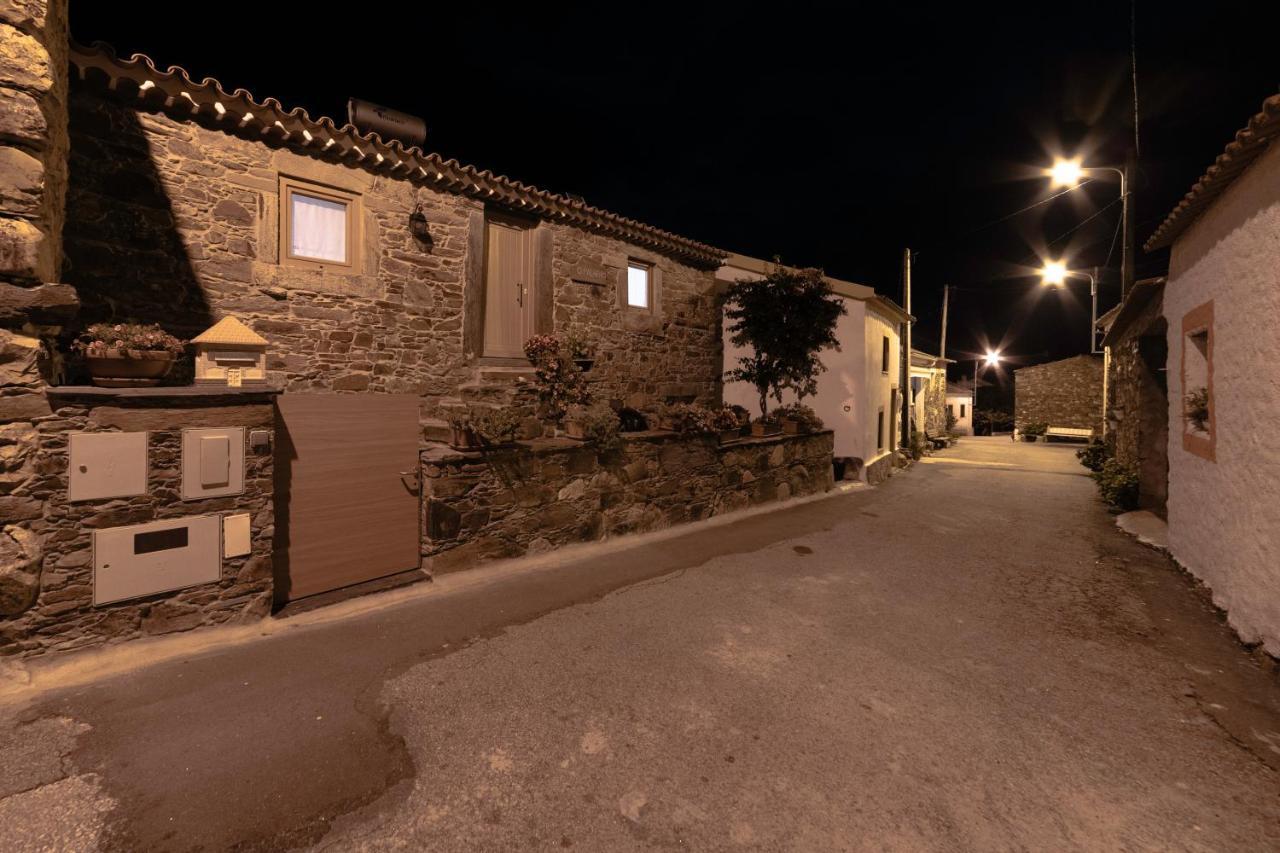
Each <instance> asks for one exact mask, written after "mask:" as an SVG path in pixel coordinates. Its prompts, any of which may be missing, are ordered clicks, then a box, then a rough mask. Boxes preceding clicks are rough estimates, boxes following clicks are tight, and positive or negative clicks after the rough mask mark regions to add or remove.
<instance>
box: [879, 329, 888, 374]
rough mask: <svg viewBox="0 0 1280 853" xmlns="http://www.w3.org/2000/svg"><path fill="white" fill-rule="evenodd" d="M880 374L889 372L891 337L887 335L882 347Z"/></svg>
mask: <svg viewBox="0 0 1280 853" xmlns="http://www.w3.org/2000/svg"><path fill="white" fill-rule="evenodd" d="M880 372H881V373H888V372H889V336H888V335H885V337H884V342H883V343H882V345H881V347H880Z"/></svg>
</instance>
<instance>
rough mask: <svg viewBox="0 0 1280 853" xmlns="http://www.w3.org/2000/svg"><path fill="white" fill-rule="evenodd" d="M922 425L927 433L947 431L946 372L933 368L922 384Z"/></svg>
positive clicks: (943, 433) (944, 432)
mask: <svg viewBox="0 0 1280 853" xmlns="http://www.w3.org/2000/svg"><path fill="white" fill-rule="evenodd" d="M924 426H925V429H926V430H928V432H929V435H935V436H936V435H946V432H947V373H946V371H945V370H935V371H933V372H931V373H930V374H929V378H928V380H926V382H925V386H924Z"/></svg>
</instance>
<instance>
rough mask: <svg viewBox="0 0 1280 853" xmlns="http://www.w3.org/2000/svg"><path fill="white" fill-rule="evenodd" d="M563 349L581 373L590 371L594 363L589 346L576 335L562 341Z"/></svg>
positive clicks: (593, 356)
mask: <svg viewBox="0 0 1280 853" xmlns="http://www.w3.org/2000/svg"><path fill="white" fill-rule="evenodd" d="M564 349H565V352H567V353H568V354H569V358H570V359H571V360H572V361H573V363H574V364H576V365H577V366H578V369H579V370H581V371H582V372H583V373H586V372H587V371H589V370H591V366H592V365H593V364H595V363H596V359H595V353H594V352H593V350H592V348H591V345H590V344H588V343H587V342H586V341H584V340H583V339H582V338H580V337H578V336H577V335H569V336H568V337H566V338H565V339H564Z"/></svg>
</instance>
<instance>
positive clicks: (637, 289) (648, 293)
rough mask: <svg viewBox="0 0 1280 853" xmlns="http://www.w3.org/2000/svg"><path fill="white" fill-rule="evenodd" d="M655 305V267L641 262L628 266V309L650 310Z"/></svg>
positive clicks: (631, 263) (632, 262)
mask: <svg viewBox="0 0 1280 853" xmlns="http://www.w3.org/2000/svg"><path fill="white" fill-rule="evenodd" d="M652 305H653V267H651V266H649V265H648V264H642V263H640V262H639V261H631V262H630V263H628V264H627V307H628V308H643V309H644V310H646V311H647V310H649V308H650V307H651V306H652Z"/></svg>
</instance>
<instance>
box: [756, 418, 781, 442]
mask: <svg viewBox="0 0 1280 853" xmlns="http://www.w3.org/2000/svg"><path fill="white" fill-rule="evenodd" d="M781 433H782V424H780V423H776V422H775V423H761V422H760V421H756V422H755V423H753V424H752V425H751V434H752V435H753V436H755V437H756V438H762V437H764V436H766V435H780V434H781Z"/></svg>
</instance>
